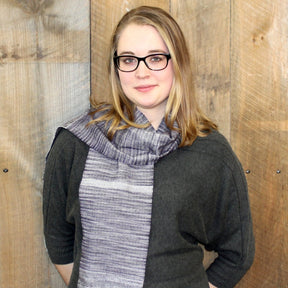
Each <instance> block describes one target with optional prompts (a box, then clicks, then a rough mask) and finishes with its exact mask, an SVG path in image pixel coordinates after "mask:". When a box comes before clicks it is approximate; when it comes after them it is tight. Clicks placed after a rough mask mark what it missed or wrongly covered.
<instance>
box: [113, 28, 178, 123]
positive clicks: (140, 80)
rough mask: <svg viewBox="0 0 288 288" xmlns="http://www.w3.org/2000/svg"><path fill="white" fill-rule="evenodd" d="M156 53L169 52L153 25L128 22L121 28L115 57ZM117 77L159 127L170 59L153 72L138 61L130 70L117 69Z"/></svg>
mask: <svg viewBox="0 0 288 288" xmlns="http://www.w3.org/2000/svg"><path fill="white" fill-rule="evenodd" d="M157 53H160V54H161V53H162V54H169V51H168V49H167V47H166V45H165V43H164V41H163V39H162V38H161V36H160V34H159V33H158V32H157V30H156V29H155V28H154V27H152V26H149V25H137V24H129V25H128V26H127V27H126V28H124V30H123V31H122V33H121V35H120V38H119V42H118V47H117V55H118V56H121V55H129V56H137V57H145V56H147V55H150V54H157ZM119 78H120V82H121V86H122V89H123V91H124V93H125V95H126V97H127V98H128V99H129V100H130V101H132V102H133V103H134V104H135V105H136V106H137V107H138V109H139V110H140V111H141V112H142V113H143V114H144V115H145V116H146V117H147V118H148V120H150V122H151V124H152V125H153V122H155V123H156V126H158V125H159V123H160V122H161V120H162V118H163V116H164V112H165V106H166V103H167V99H168V95H169V92H170V89H171V86H172V83H173V78H174V72H173V66H172V62H171V60H169V61H168V65H167V67H166V68H165V69H163V70H161V71H152V70H150V69H148V67H146V65H145V63H144V62H143V61H140V63H139V66H138V68H137V69H136V70H135V71H133V72H122V71H120V70H119ZM153 126H154V125H153ZM154 127H155V126H154Z"/></svg>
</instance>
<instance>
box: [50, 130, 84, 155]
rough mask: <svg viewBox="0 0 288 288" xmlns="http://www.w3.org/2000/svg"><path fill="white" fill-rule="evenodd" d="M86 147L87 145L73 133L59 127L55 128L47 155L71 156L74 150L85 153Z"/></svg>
mask: <svg viewBox="0 0 288 288" xmlns="http://www.w3.org/2000/svg"><path fill="white" fill-rule="evenodd" d="M88 149H89V147H88V145H87V144H86V143H84V142H83V141H82V140H81V139H79V138H78V137H77V136H76V135H75V134H73V133H72V132H71V131H69V130H67V129H66V128H63V127H60V128H58V129H57V132H56V135H55V137H54V140H53V143H52V145H51V148H50V151H49V153H48V155H47V157H49V155H50V154H52V155H54V157H57V158H67V157H68V158H72V157H73V156H72V155H74V154H75V152H77V153H78V154H86V153H87V151H88Z"/></svg>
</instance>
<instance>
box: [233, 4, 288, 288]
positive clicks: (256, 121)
mask: <svg viewBox="0 0 288 288" xmlns="http://www.w3.org/2000/svg"><path fill="white" fill-rule="evenodd" d="M232 3H233V5H232V26H231V29H232V63H231V65H232V68H231V70H232V79H231V83H232V87H231V102H232V105H231V114H232V135H231V140H232V144H233V147H234V149H235V150H236V151H237V154H238V155H239V157H240V160H241V161H242V164H243V166H244V169H245V170H247V171H248V172H250V173H249V174H247V179H248V184H249V190H250V200H251V208H252V213H253V220H254V230H255V237H256V257H255V262H254V265H253V266H252V268H251V270H250V271H249V273H248V274H247V275H246V277H245V278H244V279H243V281H241V283H240V284H239V285H238V286H237V287H255V288H256V287H263V288H266V287H267V288H268V287H269V288H270V287H271V288H272V287H279V288H284V287H287V283H288V257H287V255H288V220H287V219H288V209H287V203H288V202H287V200H288V193H287V191H288V182H287V181H288V177H287V170H288V144H287V143H288V125H287V124H288V121H287V120H288V114H287V109H288V72H287V71H288V53H287V51H288V38H287V35H288V16H287V15H288V1H287V0H285V1H282V0H276V1H268V0H267V1H262V0H261V1H257V0H255V1H248V0H244V1H233V2H232Z"/></svg>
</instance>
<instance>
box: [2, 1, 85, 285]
mask: <svg viewBox="0 0 288 288" xmlns="http://www.w3.org/2000/svg"><path fill="white" fill-rule="evenodd" d="M89 12H90V8H89V1H88V0H61V1H60V0H59V1H58V0H57V1H51V0H44V1H34V0H25V1H24V0H23V1H21V0H17V1H16V0H15V1H14V0H0V99H1V105H0V135H1V143H0V287H1V288H36V287H39V288H42V287H43V288H44V287H45V288H46V287H53V288H54V287H55V288H57V287H64V286H63V283H62V280H61V279H59V276H58V274H57V272H56V271H55V269H54V266H52V265H51V264H50V262H49V260H48V258H47V254H46V251H45V247H44V241H43V232H42V230H43V228H42V175H43V168H44V160H45V155H46V153H47V151H48V149H49V146H50V144H51V141H52V137H53V135H54V133H55V129H56V127H57V126H58V125H59V124H60V123H62V122H63V121H67V120H68V119H70V118H71V117H74V116H75V115H76V114H77V113H79V112H80V111H83V110H84V109H85V108H86V109H87V108H88V107H89V94H90V44H89V39H90V29H89V28H90V24H89V18H90V17H89ZM5 169H6V170H5ZM4 171H5V172H4Z"/></svg>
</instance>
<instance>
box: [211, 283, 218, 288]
mask: <svg viewBox="0 0 288 288" xmlns="http://www.w3.org/2000/svg"><path fill="white" fill-rule="evenodd" d="M209 288H217V287H216V286H214V285H213V284H211V283H209Z"/></svg>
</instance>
